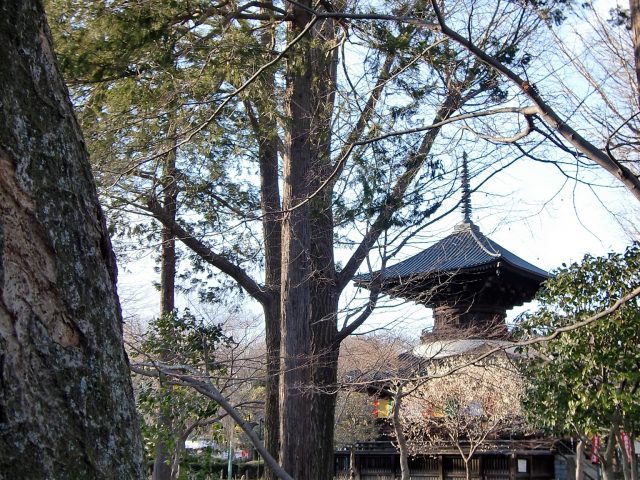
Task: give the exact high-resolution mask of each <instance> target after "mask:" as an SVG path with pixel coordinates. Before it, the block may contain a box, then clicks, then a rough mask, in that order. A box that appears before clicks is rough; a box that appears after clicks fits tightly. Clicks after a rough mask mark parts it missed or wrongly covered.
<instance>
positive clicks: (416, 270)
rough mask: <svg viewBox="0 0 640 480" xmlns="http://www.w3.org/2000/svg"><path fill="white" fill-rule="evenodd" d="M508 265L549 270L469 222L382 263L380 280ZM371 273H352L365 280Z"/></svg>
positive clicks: (524, 270) (541, 274)
mask: <svg viewBox="0 0 640 480" xmlns="http://www.w3.org/2000/svg"><path fill="white" fill-rule="evenodd" d="M498 262H499V263H500V266H505V267H510V268H511V269H512V270H515V271H516V272H518V273H520V274H521V275H524V276H528V277H533V278H535V279H538V280H539V281H543V280H545V279H546V278H548V277H549V274H548V273H547V272H546V271H544V270H542V269H541V268H538V267H536V266H535V265H532V264H531V263H529V262H527V261H526V260H523V259H522V258H520V257H518V256H517V255H515V254H514V253H511V252H510V251H509V250H507V249H506V248H504V247H503V246H501V245H499V244H498V243H496V242H494V241H493V240H491V239H489V238H487V237H486V236H484V235H483V234H482V233H481V232H480V230H479V229H478V227H477V226H475V225H474V224H473V223H471V222H468V223H467V222H463V223H461V224H459V225H457V226H456V228H455V230H454V232H453V233H452V234H451V235H449V236H447V237H446V238H444V239H442V240H440V241H439V242H437V243H435V244H434V245H432V246H430V247H429V248H427V249H426V250H423V251H422V252H420V253H418V254H416V255H414V256H413V257H410V258H408V259H406V260H404V261H402V262H400V263H397V264H395V265H392V266H389V267H386V268H385V270H384V272H383V275H382V278H381V280H382V281H383V282H385V281H394V280H402V279H409V278H418V277H430V276H437V275H441V274H446V275H451V274H454V273H462V272H465V271H479V270H484V269H485V268H492V267H495V266H497V264H498ZM373 276H374V274H364V275H358V276H357V277H355V281H356V283H362V284H367V283H369V282H370V281H371V279H372V278H373Z"/></svg>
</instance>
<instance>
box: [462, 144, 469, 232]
mask: <svg viewBox="0 0 640 480" xmlns="http://www.w3.org/2000/svg"><path fill="white" fill-rule="evenodd" d="M462 215H463V222H464V223H471V189H470V188H469V167H468V165H467V152H462Z"/></svg>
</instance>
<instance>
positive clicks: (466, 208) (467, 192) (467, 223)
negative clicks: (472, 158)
mask: <svg viewBox="0 0 640 480" xmlns="http://www.w3.org/2000/svg"><path fill="white" fill-rule="evenodd" d="M460 179H461V183H462V184H461V189H462V200H461V203H462V222H461V223H458V224H457V225H456V226H455V227H454V232H465V231H468V230H472V231H474V232H476V233H479V232H480V229H479V228H478V227H477V226H476V225H474V223H473V222H472V221H471V186H470V185H469V165H468V161H467V152H462V175H461V177H460Z"/></svg>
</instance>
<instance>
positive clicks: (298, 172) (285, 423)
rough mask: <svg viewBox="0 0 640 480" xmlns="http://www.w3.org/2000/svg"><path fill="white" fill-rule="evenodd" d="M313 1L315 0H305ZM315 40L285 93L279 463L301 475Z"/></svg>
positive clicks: (303, 17) (306, 469)
mask: <svg viewBox="0 0 640 480" xmlns="http://www.w3.org/2000/svg"><path fill="white" fill-rule="evenodd" d="M304 3H306V4H307V6H310V2H309V1H306V2H304ZM290 10H291V11H292V12H293V14H294V18H295V20H294V21H292V22H291V33H292V35H291V37H293V36H296V35H298V34H299V33H300V32H301V31H302V30H303V28H304V27H305V25H306V23H307V22H308V21H309V19H310V16H309V14H308V13H307V12H306V11H304V10H302V9H301V8H299V7H297V6H292V7H290ZM310 43H311V41H310V39H309V38H308V37H305V38H303V39H302V40H300V41H299V42H298V44H297V45H296V47H295V48H296V55H295V56H292V58H295V61H290V62H288V63H287V96H286V99H285V108H286V114H287V117H288V122H289V128H288V130H287V138H286V149H287V151H286V152H285V155H284V159H283V164H284V165H283V166H284V182H283V187H284V188H283V208H284V211H285V213H284V218H283V222H282V261H281V265H282V275H281V295H280V301H281V304H280V305H281V311H280V315H281V344H280V352H281V355H282V363H281V373H280V463H281V465H282V467H283V468H284V470H286V471H287V472H288V473H289V474H290V475H291V476H292V477H294V478H295V479H296V480H315V478H314V477H313V476H312V474H311V471H310V462H309V459H310V456H313V455H315V454H316V453H317V452H316V451H314V450H313V449H309V448H307V446H308V444H309V441H310V437H311V435H310V431H309V424H310V422H309V393H310V392H309V387H310V380H311V377H310V370H311V369H310V365H309V361H310V358H309V353H310V333H311V332H310V321H311V291H310V281H309V279H310V275H311V265H310V263H309V248H310V244H311V231H310V225H309V204H308V202H306V200H307V199H308V195H309V176H310V167H311V145H310V137H311V128H310V126H311V115H312V111H311V101H310V95H309V92H310V91H311V85H312V69H311V56H310V50H311V45H310Z"/></svg>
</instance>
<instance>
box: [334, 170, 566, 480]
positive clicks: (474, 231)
mask: <svg viewBox="0 0 640 480" xmlns="http://www.w3.org/2000/svg"><path fill="white" fill-rule="evenodd" d="M462 178H463V181H462V184H463V185H462V190H463V202H462V203H463V221H462V222H461V223H460V224H458V225H457V226H456V227H455V229H454V231H453V232H452V233H451V234H450V235H449V236H447V237H446V238H444V239H442V240H440V241H439V242H437V243H435V244H434V245H432V246H430V247H429V248H427V249H426V250H424V251H422V252H420V253H418V254H417V255H415V256H413V257H411V258H408V259H407V260H404V261H402V262H400V263H397V264H396V265H393V266H389V267H387V268H385V269H384V270H383V271H377V272H373V273H371V274H365V275H360V276H358V277H357V278H356V280H355V281H356V284H357V285H358V286H360V287H364V288H369V289H371V288H380V289H381V291H382V292H383V293H385V294H386V295H389V296H391V297H400V298H404V299H408V300H411V301H414V302H416V303H420V304H422V305H424V306H425V307H427V308H430V309H432V310H433V317H434V324H433V328H429V329H425V330H423V333H422V336H421V344H420V345H419V346H418V347H416V348H415V349H413V350H412V351H411V352H407V353H406V354H403V357H405V359H406V360H408V361H412V360H418V362H419V361H420V359H423V360H424V359H427V360H425V361H441V360H442V359H444V358H453V357H456V356H465V355H472V354H477V353H479V352H480V353H481V352H482V351H483V350H486V349H488V348H492V347H495V346H497V345H502V346H504V347H505V349H507V350H508V344H509V343H511V342H510V341H509V339H510V333H509V331H508V329H507V325H506V323H505V319H506V312H507V310H509V309H511V308H513V307H515V306H518V305H522V304H523V303H525V302H528V301H530V300H532V299H533V297H534V295H535V293H536V292H537V290H538V289H539V287H540V285H541V283H542V282H543V281H544V280H545V279H547V278H548V274H547V272H545V271H544V270H541V269H540V268H538V267H536V266H534V265H532V264H531V263H529V262H527V261H525V260H523V259H522V258H520V257H518V256H517V255H515V254H513V253H511V252H510V251H509V250H507V249H506V248H504V247H502V246H501V245H499V244H497V243H496V242H494V241H492V240H491V239H489V238H487V237H486V236H485V235H483V234H482V233H481V232H480V230H479V228H478V227H477V226H476V225H474V224H473V222H472V221H471V219H470V214H471V204H470V195H469V183H468V174H467V168H466V162H465V163H464V164H463V175H462ZM383 430H384V429H383ZM383 430H381V437H380V438H379V440H378V441H376V442H363V443H359V444H355V445H354V446H353V448H352V449H350V450H345V451H342V452H341V451H338V452H336V478H356V479H359V480H374V479H380V480H382V479H385V480H391V479H395V478H399V477H400V461H399V454H398V453H397V450H396V449H395V447H394V446H393V442H392V438H391V437H389V436H387V437H385V435H384V432H383ZM553 445H554V442H553V441H552V440H549V439H546V440H545V439H541V438H526V437H523V436H521V437H520V438H513V437H512V438H495V439H493V440H492V441H491V442H488V444H487V446H486V447H485V448H483V449H481V450H478V453H476V454H475V455H474V457H473V458H472V460H471V476H472V479H473V480H546V479H553V478H558V475H556V469H557V467H556V466H554V459H555V451H554V446H553ZM409 465H410V470H411V478H412V479H424V480H463V479H464V478H465V468H464V464H463V461H462V459H461V457H460V455H459V454H458V452H457V451H456V449H455V448H454V446H453V445H451V446H446V445H443V446H437V447H435V446H434V447H428V450H425V451H424V452H422V453H421V454H420V455H416V456H413V457H410V458H409ZM559 476H560V477H561V476H562V475H559Z"/></svg>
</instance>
